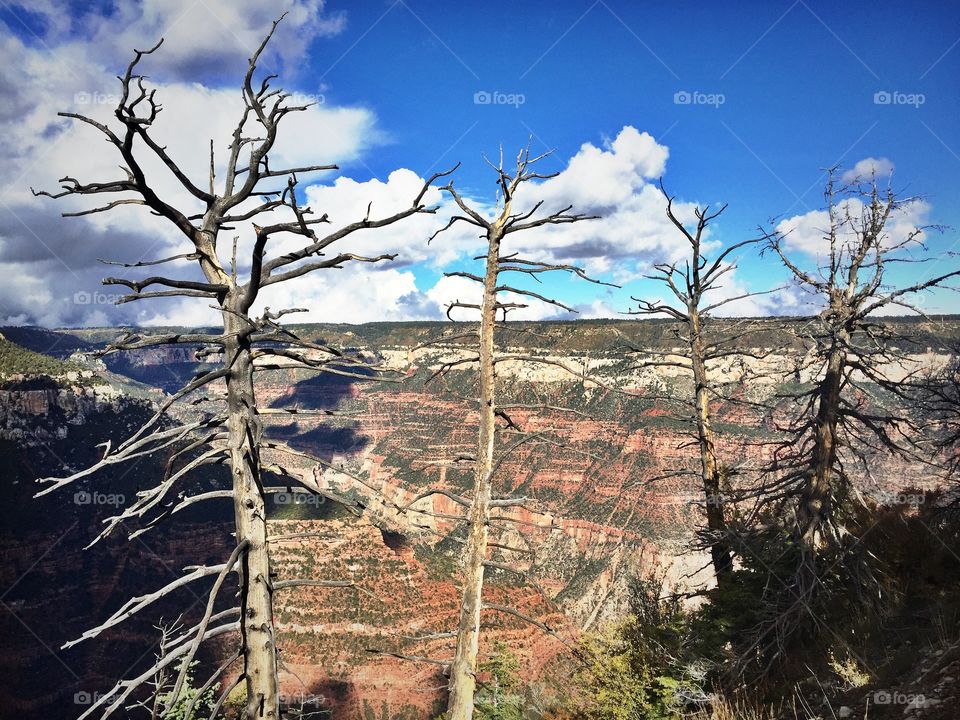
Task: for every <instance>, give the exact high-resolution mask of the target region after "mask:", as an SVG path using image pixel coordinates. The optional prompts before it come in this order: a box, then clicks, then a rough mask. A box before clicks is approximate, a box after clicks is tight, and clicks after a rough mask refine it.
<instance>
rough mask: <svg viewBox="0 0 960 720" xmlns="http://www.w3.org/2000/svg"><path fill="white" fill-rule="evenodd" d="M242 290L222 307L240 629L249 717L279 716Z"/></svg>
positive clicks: (257, 434) (257, 430)
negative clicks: (242, 546)
mask: <svg viewBox="0 0 960 720" xmlns="http://www.w3.org/2000/svg"><path fill="white" fill-rule="evenodd" d="M240 302H241V300H240V296H237V299H236V300H233V299H232V298H231V299H228V305H227V307H228V308H229V309H230V310H231V311H228V312H224V329H225V331H226V332H225V335H226V342H225V346H224V362H225V363H226V365H227V367H229V368H230V372H229V374H228V375H227V378H226V381H227V413H228V421H227V427H228V429H229V443H230V445H229V447H230V468H231V473H232V475H233V492H234V496H233V498H234V500H233V507H234V514H235V517H236V532H237V543H238V544H239V543H242V542H244V541H245V542H246V543H247V549H246V552H245V553H244V556H243V562H241V564H240V587H241V592H240V598H241V606H240V612H241V615H240V623H241V624H240V632H241V634H242V638H243V645H242V646H243V648H244V672H245V674H246V686H247V712H246V717H247V718H248V720H253V719H254V718H273V719H274V720H276V719H277V718H279V712H280V709H279V690H278V687H277V686H278V679H277V659H276V652H275V645H276V638H275V636H274V633H275V631H274V625H273V589H272V584H271V578H270V556H269V548H268V543H267V514H266V508H265V502H264V496H263V493H262V492H261V489H260V488H261V483H260V452H259V448H260V439H261V435H262V426H261V423H260V419H259V417H258V416H257V410H256V398H255V396H254V386H253V359H252V357H251V348H250V341H249V334H250V332H251V329H250V326H249V325H248V324H247V323H244V320H243V317H244V316H245V312H244V311H243V310H242V309H241V307H240Z"/></svg>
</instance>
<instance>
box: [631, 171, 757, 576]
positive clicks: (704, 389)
mask: <svg viewBox="0 0 960 720" xmlns="http://www.w3.org/2000/svg"><path fill="white" fill-rule="evenodd" d="M660 191H661V192H662V193H663V196H664V198H665V199H666V201H667V208H666V213H667V218H668V219H669V220H670V222H671V223H672V224H673V226H674V227H676V229H677V230H678V231H679V233H680V235H681V236H682V237H683V239H684V241H685V242H686V244H687V245H689V253H688V254H687V255H686V257H685V258H684V259H683V260H682V261H676V262H669V263H657V264H655V265H654V266H653V268H654V272H653V273H652V274H650V275H647V278H648V279H650V280H656V281H657V282H659V283H661V284H662V285H664V286H665V287H666V288H667V289H668V290H669V292H670V294H671V295H672V296H673V299H674V300H676V303H669V304H668V303H666V302H663V301H661V300H653V301H650V300H642V299H640V298H632V299H633V300H634V301H635V302H637V303H638V304H639V307H638V309H637V310H635V311H633V312H631V313H630V314H632V315H644V316H659V317H667V318H670V319H672V320H675V321H676V322H677V323H678V325H679V327H678V330H677V337H678V339H679V340H681V342H683V344H684V345H685V346H686V347H685V349H686V354H684V355H677V354H674V353H670V352H657V351H652V350H649V349H646V350H645V349H640V348H631V350H632V352H634V353H636V354H638V355H641V356H647V359H643V360H641V361H639V362H638V363H636V364H635V365H633V366H632V368H631V369H638V368H664V367H671V368H681V369H683V370H685V371H687V372H689V374H690V377H691V378H692V380H693V397H692V398H690V399H679V398H671V400H673V401H679V402H681V403H682V404H683V405H684V407H685V408H686V409H687V410H689V411H691V414H692V419H693V424H694V426H695V428H696V443H697V446H698V449H699V455H700V473H699V475H700V483H701V487H702V489H703V503H704V507H705V512H706V516H707V527H706V531H705V532H702V533H701V536H702V538H703V540H704V543H705V544H706V546H707V547H709V548H710V557H711V561H712V564H713V571H714V575H715V576H716V579H717V584H718V585H720V584H723V583H724V581H725V580H726V579H727V578H728V577H729V574H730V572H731V571H732V569H733V547H732V545H731V543H730V539H729V537H728V531H727V523H726V520H725V517H724V504H725V499H726V494H727V493H728V488H727V487H726V485H727V478H728V476H729V474H730V473H731V471H732V469H731V468H730V467H729V464H728V463H724V462H723V461H722V460H721V458H720V457H719V455H718V452H717V442H716V432H715V430H714V428H713V411H712V409H711V403H714V404H715V403H716V402H717V401H718V400H720V399H725V398H723V397H722V395H721V385H722V383H720V382H718V381H717V380H715V379H714V377H712V376H711V370H712V369H713V368H714V366H715V365H716V363H717V362H718V361H729V360H731V359H735V358H736V357H741V358H743V357H746V356H751V357H753V358H758V359H759V358H761V357H762V355H763V353H759V352H758V351H755V350H750V349H746V348H743V347H742V344H743V343H744V342H745V341H746V340H747V339H748V338H749V335H750V332H751V330H752V327H751V323H750V321H749V320H742V321H740V322H737V323H731V327H730V328H728V329H726V330H721V329H716V328H712V327H710V326H711V325H712V324H714V325H715V324H716V323H714V322H713V320H714V318H713V315H712V314H713V313H714V311H716V310H719V309H720V308H723V307H725V306H727V305H729V304H730V303H733V302H736V301H738V300H744V299H746V298H750V297H754V296H757V295H762V294H766V293H769V292H773V291H772V290H767V291H761V292H747V293H741V294H739V295H735V296H729V295H728V296H727V297H723V296H720V295H718V291H720V290H721V289H722V288H723V280H724V278H725V276H729V273H732V272H733V271H734V270H735V269H736V263H735V261H734V260H732V259H731V258H732V257H733V256H734V253H736V252H738V251H740V250H743V249H745V248H748V247H750V246H753V245H756V244H757V243H760V242H763V240H764V239H765V238H764V237H762V236H761V237H756V238H751V239H748V240H741V241H739V242H736V243H733V244H732V245H729V246H727V247H726V248H724V249H723V250H721V251H720V252H718V253H717V255H716V257H714V258H710V257H708V256H707V255H706V254H705V252H704V247H703V246H704V242H705V235H704V233H705V232H706V231H707V230H708V228H709V226H710V223H712V222H713V221H714V220H716V219H717V218H718V217H720V215H722V214H723V211H724V210H726V209H727V206H726V205H722V206H720V207H719V208H718V209H716V210H714V211H711V210H710V209H709V208H708V207H696V208H694V211H693V212H694V216H695V218H696V223H695V224H694V225H693V227H692V228H688V227H687V224H686V223H684V222H683V221H682V220H680V219H679V218H678V217H677V215H676V213H675V212H674V209H673V201H674V197H673V196H671V195H669V194H668V193H667V191H666V190H665V189H664V186H663V180H662V179H661V181H660ZM650 356H653V357H650Z"/></svg>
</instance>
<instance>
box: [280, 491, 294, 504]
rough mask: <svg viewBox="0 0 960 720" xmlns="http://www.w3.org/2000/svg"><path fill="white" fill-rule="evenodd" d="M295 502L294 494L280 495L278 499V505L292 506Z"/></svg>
mask: <svg viewBox="0 0 960 720" xmlns="http://www.w3.org/2000/svg"><path fill="white" fill-rule="evenodd" d="M293 502H294V496H293V493H278V494H277V497H276V503H277V505H290V504H292V503H293Z"/></svg>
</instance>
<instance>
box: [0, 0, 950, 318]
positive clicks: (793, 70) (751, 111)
mask: <svg viewBox="0 0 960 720" xmlns="http://www.w3.org/2000/svg"><path fill="white" fill-rule="evenodd" d="M175 4H176V3H175ZM241 4H242V3H241ZM247 4H249V5H255V6H257V13H259V14H261V15H262V14H264V13H267V15H269V14H270V13H271V12H272V11H273V10H274V9H275V6H273V5H271V6H267V5H265V4H263V3H247ZM286 4H288V5H289V4H290V3H289V2H288V3H286ZM306 4H307V5H310V6H311V11H312V12H314V13H315V14H314V17H313V21H312V22H313V24H312V25H309V26H307V25H305V26H304V27H307V28H308V30H309V32H304V33H300V34H299V38H300V43H301V44H302V46H303V47H302V48H296V50H293V49H291V50H290V52H286V50H287V48H281V54H282V55H283V57H281V58H278V59H276V63H277V66H278V68H280V69H281V70H282V77H283V80H284V85H285V86H286V87H287V88H290V89H294V90H297V91H299V92H301V93H305V94H310V95H313V94H316V95H321V96H322V97H323V105H324V107H325V108H327V109H333V108H362V109H363V110H364V111H365V112H367V113H369V115H370V116H371V117H372V118H373V124H372V125H371V126H370V127H371V133H370V137H369V138H368V139H367V140H366V141H364V142H363V143H360V144H359V145H358V146H357V147H356V148H354V151H351V152H347V153H345V154H344V157H343V158H341V159H340V162H341V168H342V173H343V174H344V175H346V176H348V177H350V178H352V179H354V180H356V181H358V182H364V181H367V180H370V179H371V178H379V179H380V180H386V178H387V177H388V176H389V175H390V173H391V172H392V171H394V170H396V169H398V168H407V169H410V170H412V171H413V172H415V173H417V174H419V175H421V176H423V175H427V174H429V173H430V172H432V171H434V170H437V169H441V168H446V167H448V166H450V165H452V164H453V163H455V162H457V161H461V162H462V163H463V166H462V168H461V170H460V171H459V172H458V174H457V185H458V187H460V188H461V189H462V190H463V191H464V192H466V193H467V194H469V195H470V196H471V197H474V198H476V199H478V200H483V199H485V200H490V199H491V197H492V195H491V194H492V190H493V186H492V179H491V174H490V171H489V169H487V168H486V167H485V166H484V164H483V162H482V160H481V154H482V153H484V152H486V153H488V154H491V155H492V154H494V153H495V152H496V149H497V147H498V145H499V144H500V143H502V144H503V145H504V148H505V151H507V152H508V153H512V152H515V151H516V149H517V148H518V147H520V146H522V145H523V144H525V143H526V142H527V139H528V137H531V136H532V138H533V139H532V145H533V149H534V150H545V149H548V148H553V149H555V159H550V160H547V161H546V164H545V166H544V169H545V170H555V171H561V170H564V168H565V167H566V165H567V162H568V161H569V159H570V158H571V157H573V156H575V155H576V154H577V153H578V151H579V150H580V148H581V146H582V145H583V144H584V143H591V144H592V145H594V146H596V147H598V148H601V149H603V148H604V147H605V145H604V144H605V143H609V142H611V141H612V140H613V139H614V138H616V137H617V136H618V134H619V133H620V132H621V130H622V129H623V128H624V127H625V126H632V127H634V128H636V129H637V130H638V131H639V132H641V133H643V132H646V133H649V134H650V135H651V136H653V138H654V139H655V140H656V142H657V143H658V144H659V145H662V146H666V147H668V148H669V158H668V159H667V160H666V165H665V167H666V171H665V181H666V182H667V185H668V188H669V189H670V190H671V191H672V192H673V193H675V194H677V195H678V196H679V197H680V198H681V199H683V200H688V201H696V202H699V203H715V202H726V203H729V209H728V211H727V212H726V213H725V215H724V216H723V218H722V222H720V223H719V224H718V225H717V227H716V233H715V235H714V239H718V240H720V241H721V242H733V241H736V240H738V239H742V238H743V237H746V236H748V235H751V234H753V233H754V232H755V229H756V227H757V225H758V224H761V223H766V222H767V221H768V220H769V219H770V218H774V217H778V218H779V217H789V216H795V215H801V214H803V213H806V212H808V211H811V210H814V209H816V208H819V207H821V205H822V197H821V195H820V193H821V192H822V187H823V179H824V178H823V175H822V169H823V168H825V167H827V166H830V165H834V164H840V165H843V166H844V167H847V168H849V167H851V166H853V165H854V164H855V163H856V162H858V161H860V160H862V159H864V158H869V157H872V158H886V159H889V160H890V161H891V162H892V164H893V165H894V166H895V171H894V173H893V184H894V187H895V188H897V189H898V190H902V191H904V192H906V193H907V194H920V195H922V196H923V197H924V198H925V199H926V201H927V202H928V203H929V206H930V207H929V213H928V215H927V219H928V220H930V221H933V222H937V223H941V224H944V225H949V226H952V227H953V228H960V203H958V198H960V192H958V191H960V99H958V93H957V89H958V88H957V80H956V78H957V77H960V4H958V3H938V4H933V3H931V4H926V5H923V6H920V5H912V4H905V3H899V2H871V3H861V2H847V3H825V2H813V1H809V0H808V1H807V2H804V1H801V0H797V1H796V2H790V1H785V2H753V3H738V4H727V3H723V4H721V3H707V2H703V3H693V2H690V3H672V4H671V3H665V4H654V3H636V2H623V1H622V0H620V1H618V0H597V1H595V2H592V1H590V0H586V1H583V2H573V1H563V2H541V1H535V2H524V3H519V4H514V3H506V2H486V3H459V4H451V3H449V2H435V1H433V0H402V1H398V2H379V1H378V2H363V3H342V2H335V1H333V0H331V1H329V2H327V3H319V2H318V1H317V0H313V2H310V3H306ZM148 5H149V4H144V5H141V4H140V3H130V4H129V7H128V8H127V7H125V6H123V5H116V6H114V5H106V4H104V5H93V6H88V5H87V4H83V5H79V4H77V5H71V6H70V9H69V13H68V14H69V15H70V17H71V18H72V21H71V22H70V23H68V24H67V25H65V26H64V27H62V28H55V27H52V23H53V21H52V20H51V19H50V18H51V17H52V16H51V15H50V14H48V13H45V12H43V11H38V10H36V9H35V8H34V7H33V6H31V9H27V8H25V7H23V6H18V5H10V6H6V7H5V9H4V10H3V11H2V12H0V21H2V22H3V24H4V25H5V26H6V27H5V30H4V32H5V33H6V34H7V36H8V37H14V38H16V39H17V40H18V41H19V42H20V43H22V44H23V47H24V48H26V49H28V50H29V51H30V52H31V53H36V54H37V57H38V58H40V57H43V56H44V54H45V53H46V54H47V55H49V54H53V55H56V54H57V53H58V52H60V53H61V54H63V53H67V52H74V51H75V46H82V45H84V43H88V44H89V45H90V46H89V47H87V48H86V49H85V50H84V53H85V55H84V57H86V58H92V59H93V60H97V59H100V60H102V63H101V64H102V67H103V68H106V67H108V66H110V65H111V63H112V65H113V66H114V71H115V70H116V69H117V68H116V67H115V66H116V61H117V59H118V58H120V57H121V56H122V55H121V54H119V50H118V51H117V52H114V51H109V50H104V51H103V53H102V58H101V57H100V56H98V49H97V47H96V44H95V43H94V41H93V40H92V39H90V37H89V34H88V33H90V27H91V24H90V23H91V21H90V17H91V16H94V17H95V18H97V19H99V20H103V19H104V18H107V19H109V18H112V19H113V22H114V23H117V22H122V23H127V24H129V26H130V28H131V34H130V37H131V38H134V37H137V33H138V32H139V33H140V34H142V35H143V36H145V37H146V36H147V35H148V34H149V32H150V31H151V30H154V29H155V28H157V27H159V25H158V24H157V23H156V22H154V23H152V24H151V21H150V17H151V15H150V14H151V12H154V11H151V9H150V7H148ZM181 5H182V7H181V8H180V11H181V12H182V14H184V15H186V16H187V20H186V21H181V25H182V24H183V23H184V22H189V23H194V24H199V25H202V24H203V17H204V13H209V14H210V16H211V18H213V19H208V21H209V22H210V28H208V29H211V31H215V32H221V33H222V32H223V27H219V26H218V23H219V25H222V26H224V27H225V26H226V25H227V24H230V22H229V19H227V20H226V22H223V23H221V22H219V20H217V19H216V18H219V17H226V16H225V14H224V13H225V12H226V11H221V9H220V8H218V7H217V5H218V4H217V3H213V2H208V3H200V5H202V7H198V6H196V3H189V2H186V1H184V2H183V3H181ZM293 5H294V9H295V10H296V6H298V5H300V3H296V2H295V3H293ZM79 7H83V8H90V7H92V9H85V10H84V11H83V12H80V11H79V10H78V9H77V8H79ZM197 13H199V14H197ZM121 16H122V20H118V19H120V18H121ZM254 19H255V18H254ZM167 20H169V18H167ZM160 24H162V22H161V23H160ZM249 24H250V25H251V26H255V25H256V23H255V22H254V21H253V19H251V20H250V23H249ZM294 24H295V23H294ZM98 27H99V25H98ZM249 30H250V32H251V33H254V32H255V30H256V28H255V27H250V28H249ZM197 36H198V37H202V35H200V33H199V31H198V33H197ZM247 37H248V36H247V34H244V33H240V32H236V33H234V32H230V33H227V34H224V39H222V40H220V42H224V43H227V44H229V43H230V42H234V43H236V44H238V45H240V46H243V45H244V44H245V43H247V42H249V40H248V39H247ZM150 39H152V38H150ZM174 39H175V37H171V38H169V39H168V43H169V42H172V41H173V40H174ZM181 40H182V41H183V42H184V43H189V42H190V37H189V36H187V37H184V38H181ZM283 42H286V43H287V44H288V45H290V47H292V46H293V45H295V44H296V43H292V42H288V41H283ZM143 44H146V42H145V41H144V43H143ZM61 48H62V50H61ZM239 49H240V50H241V51H242V50H244V48H243V47H240V48H239ZM158 62H159V61H158ZM239 67H240V68H242V65H240V66H239ZM12 70H13V68H11V67H10V66H9V65H8V66H7V67H6V69H5V70H4V73H5V74H8V73H11V71H12ZM188 71H189V72H188ZM241 71H242V70H238V65H237V64H235V63H230V62H224V61H223V58H221V57H219V56H217V57H209V56H207V55H200V56H198V57H191V58H187V59H185V60H184V61H183V63H181V64H180V65H177V66H174V65H166V66H163V67H162V71H161V72H159V74H158V80H159V81H169V82H181V83H184V82H189V81H190V80H193V81H198V82H200V83H202V84H203V85H204V86H206V87H209V88H228V87H235V84H236V79H237V77H238V73H239V72H241ZM164 73H166V75H165V74H164ZM22 92H23V93H24V94H25V95H28V94H29V88H28V89H26V90H23V91H22ZM495 92H496V93H500V94H501V95H499V96H498V98H499V99H501V100H513V101H516V102H514V104H499V103H489V104H483V103H479V104H478V103H477V102H476V95H477V93H495ZM683 93H686V95H683ZM878 93H888V95H880V96H877V94H878ZM678 94H680V95H678ZM690 97H692V98H694V99H693V101H692V102H690V103H682V102H678V100H683V99H685V98H690ZM888 98H891V101H890V102H886V103H885V102H883V100H885V99H888ZM878 99H879V100H880V102H878ZM373 127H375V130H373ZM322 140H323V138H316V142H315V143H314V145H315V147H316V148H317V150H318V153H317V155H318V156H316V157H315V158H314V159H316V160H317V161H323V160H325V158H324V157H323V152H322V151H323V142H322ZM648 180H649V178H648ZM48 211H49V212H52V211H53V209H51V208H49V207H48ZM20 216H21V217H22V214H21V215H20ZM11 222H12V223H13V221H11ZM14 224H15V223H14ZM958 238H960V235H958V231H957V230H956V229H948V230H947V231H946V232H945V233H944V235H943V236H942V237H934V236H932V237H931V240H930V245H931V248H932V249H933V250H935V251H942V250H945V249H947V248H949V247H951V246H953V244H954V243H955V242H956V241H957V239H958ZM9 242H12V241H11V240H8V243H9ZM654 255H655V254H651V253H647V254H645V255H644V256H643V257H638V260H639V261H641V262H646V261H650V260H654V259H656V257H654ZM0 260H2V256H0ZM948 262H954V263H955V262H958V260H957V258H953V259H952V260H950V261H948ZM462 263H463V259H462V258H458V259H454V260H451V263H450V265H445V266H438V265H437V263H436V262H423V261H417V260H414V261H413V264H412V265H408V266H406V270H408V271H409V272H412V273H413V276H414V278H415V283H416V287H417V289H418V291H422V292H426V291H428V290H429V288H430V287H431V286H433V285H435V284H436V283H437V282H438V280H439V278H440V275H441V273H442V271H443V270H448V269H451V268H452V267H453V266H454V265H457V264H462ZM67 264H69V260H68V261H67ZM941 267H943V265H941ZM924 271H925V270H924ZM916 272H917V269H916V268H913V269H909V268H908V269H907V270H905V271H902V275H901V278H903V279H908V278H909V277H911V275H910V273H916ZM607 277H611V276H610V275H609V274H608V275H607ZM782 277H783V273H782V272H781V270H780V269H779V268H778V267H777V266H776V264H775V263H773V262H772V261H771V260H770V259H766V260H761V259H758V258H755V257H750V256H748V257H744V258H743V259H742V260H741V261H740V267H739V270H738V278H739V280H740V281H741V283H742V284H744V285H745V286H747V287H751V288H755V289H760V288H762V287H767V286H769V285H770V284H775V283H776V282H778V281H779V279H780V278H782ZM554 289H555V290H556V293H557V294H560V295H562V296H563V297H564V298H567V299H570V300H572V301H573V302H575V303H580V304H584V305H586V304H589V303H590V302H591V300H592V299H593V298H594V297H596V295H597V288H596V287H594V286H589V285H583V284H580V285H577V284H568V283H566V282H562V281H558V283H557V284H556V285H554ZM654 291H655V288H651V286H650V285H649V284H647V283H645V282H643V281H638V280H636V279H632V280H630V282H629V285H627V287H626V288H625V290H624V291H623V292H620V293H614V294H611V295H608V296H607V297H606V299H605V302H606V305H607V307H608V308H613V309H615V310H621V309H624V306H625V305H626V303H627V302H628V297H629V295H630V294H635V295H636V294H641V295H645V294H647V293H649V292H654ZM926 307H927V308H928V309H933V310H938V311H952V312H958V311H960V301H958V296H957V294H956V293H949V292H941V293H938V294H937V296H936V297H935V298H934V299H933V300H932V301H931V302H928V304H927V306H926ZM101 310H103V312H104V313H107V311H106V309H101ZM21 315H23V313H21ZM8 316H9V317H17V316H18V315H17V314H16V313H8ZM23 316H24V317H25V318H26V320H27V321H30V320H36V319H37V317H39V315H38V314H37V313H34V314H32V315H31V314H30V313H29V312H28V313H26V315H23ZM51 317H52V316H51ZM65 317H67V319H68V320H69V319H70V317H71V316H65ZM97 317H103V318H105V320H106V321H110V318H111V316H110V315H109V313H108V314H106V315H103V316H99V315H98V316H97ZM49 321H50V320H48V322H49ZM88 321H89V320H88Z"/></svg>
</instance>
